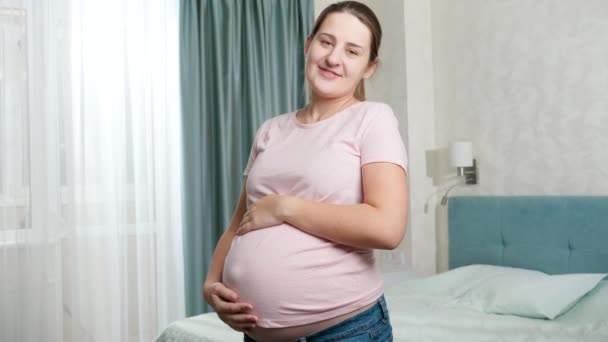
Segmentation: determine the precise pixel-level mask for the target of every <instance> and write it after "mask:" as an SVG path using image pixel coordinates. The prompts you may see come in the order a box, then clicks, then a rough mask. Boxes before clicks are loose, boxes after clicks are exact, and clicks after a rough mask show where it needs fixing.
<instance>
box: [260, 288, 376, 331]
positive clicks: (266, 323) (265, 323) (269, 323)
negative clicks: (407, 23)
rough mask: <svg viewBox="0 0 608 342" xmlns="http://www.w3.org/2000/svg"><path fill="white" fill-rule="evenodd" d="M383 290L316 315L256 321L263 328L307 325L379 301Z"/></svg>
mask: <svg viewBox="0 0 608 342" xmlns="http://www.w3.org/2000/svg"><path fill="white" fill-rule="evenodd" d="M383 292H384V288H383V287H380V289H379V290H378V291H376V293H375V295H373V296H371V298H372V299H371V300H366V301H362V302H356V303H354V304H351V305H348V306H345V307H343V308H340V309H336V310H332V311H329V312H326V313H324V314H321V315H314V317H308V318H304V319H296V320H276V319H259V320H258V321H257V322H256V325H257V326H259V327H261V328H288V327H295V326H299V325H305V324H311V323H315V322H320V321H324V320H326V319H330V318H334V317H338V316H341V315H345V314H347V313H349V312H353V311H355V310H358V309H360V308H362V307H364V306H366V305H369V304H371V303H374V302H376V301H378V299H380V297H381V296H382V293H383Z"/></svg>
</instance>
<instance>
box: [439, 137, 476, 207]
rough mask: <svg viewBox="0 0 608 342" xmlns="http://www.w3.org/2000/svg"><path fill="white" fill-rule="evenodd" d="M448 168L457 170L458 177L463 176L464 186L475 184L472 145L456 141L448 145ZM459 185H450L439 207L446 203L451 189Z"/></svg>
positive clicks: (474, 161) (467, 142) (474, 162)
mask: <svg viewBox="0 0 608 342" xmlns="http://www.w3.org/2000/svg"><path fill="white" fill-rule="evenodd" d="M450 166H452V167H455V168H456V169H457V170H458V176H460V177H463V176H464V184H469V185H473V184H477V176H478V174H479V170H478V169H477V161H476V160H475V158H473V144H472V143H471V142H469V141H457V142H453V143H451V144H450ZM457 185H459V184H454V185H452V186H451V187H450V188H449V189H448V190H447V191H446V192H445V194H444V195H443V198H441V205H446V204H447V203H448V194H449V193H450V190H452V188H453V187H455V186H457Z"/></svg>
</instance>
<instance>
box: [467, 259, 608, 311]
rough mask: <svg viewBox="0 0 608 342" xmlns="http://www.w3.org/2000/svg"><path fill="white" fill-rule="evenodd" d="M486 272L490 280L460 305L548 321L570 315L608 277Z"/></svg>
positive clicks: (492, 269)
mask: <svg viewBox="0 0 608 342" xmlns="http://www.w3.org/2000/svg"><path fill="white" fill-rule="evenodd" d="M465 267H469V266H465ZM474 270H477V271H478V270H479V269H478V268H474ZM484 270H485V271H486V272H487V273H486V274H489V276H486V277H483V279H482V280H481V281H479V282H477V283H476V284H475V285H474V286H472V287H470V288H469V289H468V291H466V293H464V294H463V295H462V296H460V297H459V300H458V301H459V302H461V303H463V304H468V305H472V306H473V307H476V308H478V309H480V310H483V311H485V312H487V313H497V314H509V315H516V316H523V317H531V318H548V319H554V318H555V317H557V316H559V315H561V314H563V313H564V312H566V311H568V310H569V309H570V308H571V307H572V306H574V305H575V304H576V303H577V302H578V301H579V300H580V299H581V298H582V297H583V296H584V295H585V294H587V292H589V291H591V290H592V289H593V288H594V287H595V286H596V285H597V284H598V283H599V282H600V281H601V280H602V279H603V278H604V277H605V276H606V274H563V275H548V274H545V273H543V272H539V271H532V270H526V269H521V268H512V267H501V266H489V265H486V266H485V267H484Z"/></svg>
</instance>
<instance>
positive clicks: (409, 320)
mask: <svg viewBox="0 0 608 342" xmlns="http://www.w3.org/2000/svg"><path fill="white" fill-rule="evenodd" d="M448 222H449V266H450V271H448V272H444V273H441V274H438V275H435V276H431V277H428V278H424V279H415V280H407V279H391V281H388V282H387V284H386V298H387V303H388V305H389V310H390V312H391V322H392V325H393V334H394V338H395V339H394V340H395V341H421V342H423V341H597V342H600V341H603V342H605V341H608V279H607V278H606V277H605V275H606V274H607V273H608V248H606V245H608V197H574V196H521V197H517V196H516V197H513V196H509V197H500V196H491V197H489V196H469V197H452V198H450V200H449V205H448ZM157 341H158V342H169V341H171V342H173V341H191V342H208V341H222V342H223V341H226V342H230V341H242V335H241V334H240V333H237V332H234V331H231V330H230V329H229V328H227V327H226V326H225V325H223V323H222V322H221V321H220V320H219V319H218V318H217V316H216V315H214V314H205V315H200V316H196V317H192V318H188V319H185V320H182V321H178V322H174V323H173V324H171V325H170V326H169V327H167V329H165V331H163V333H162V334H161V335H160V336H159V337H158V339H157Z"/></svg>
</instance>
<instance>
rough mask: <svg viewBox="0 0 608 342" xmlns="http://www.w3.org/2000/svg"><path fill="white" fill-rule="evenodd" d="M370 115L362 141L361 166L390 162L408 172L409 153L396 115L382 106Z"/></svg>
mask: <svg viewBox="0 0 608 342" xmlns="http://www.w3.org/2000/svg"><path fill="white" fill-rule="evenodd" d="M369 115H372V119H371V120H370V121H369V127H368V128H367V130H365V131H364V134H363V137H362V139H361V146H360V153H361V166H363V165H365V164H369V163H375V162H389V163H393V164H397V165H399V166H401V167H402V168H403V170H405V171H406V172H407V152H406V151H405V146H404V144H403V139H401V134H400V133H399V122H398V121H397V118H396V117H395V114H393V111H392V110H391V108H390V107H389V106H381V107H379V108H378V109H377V110H375V111H373V112H371V113H369Z"/></svg>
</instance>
